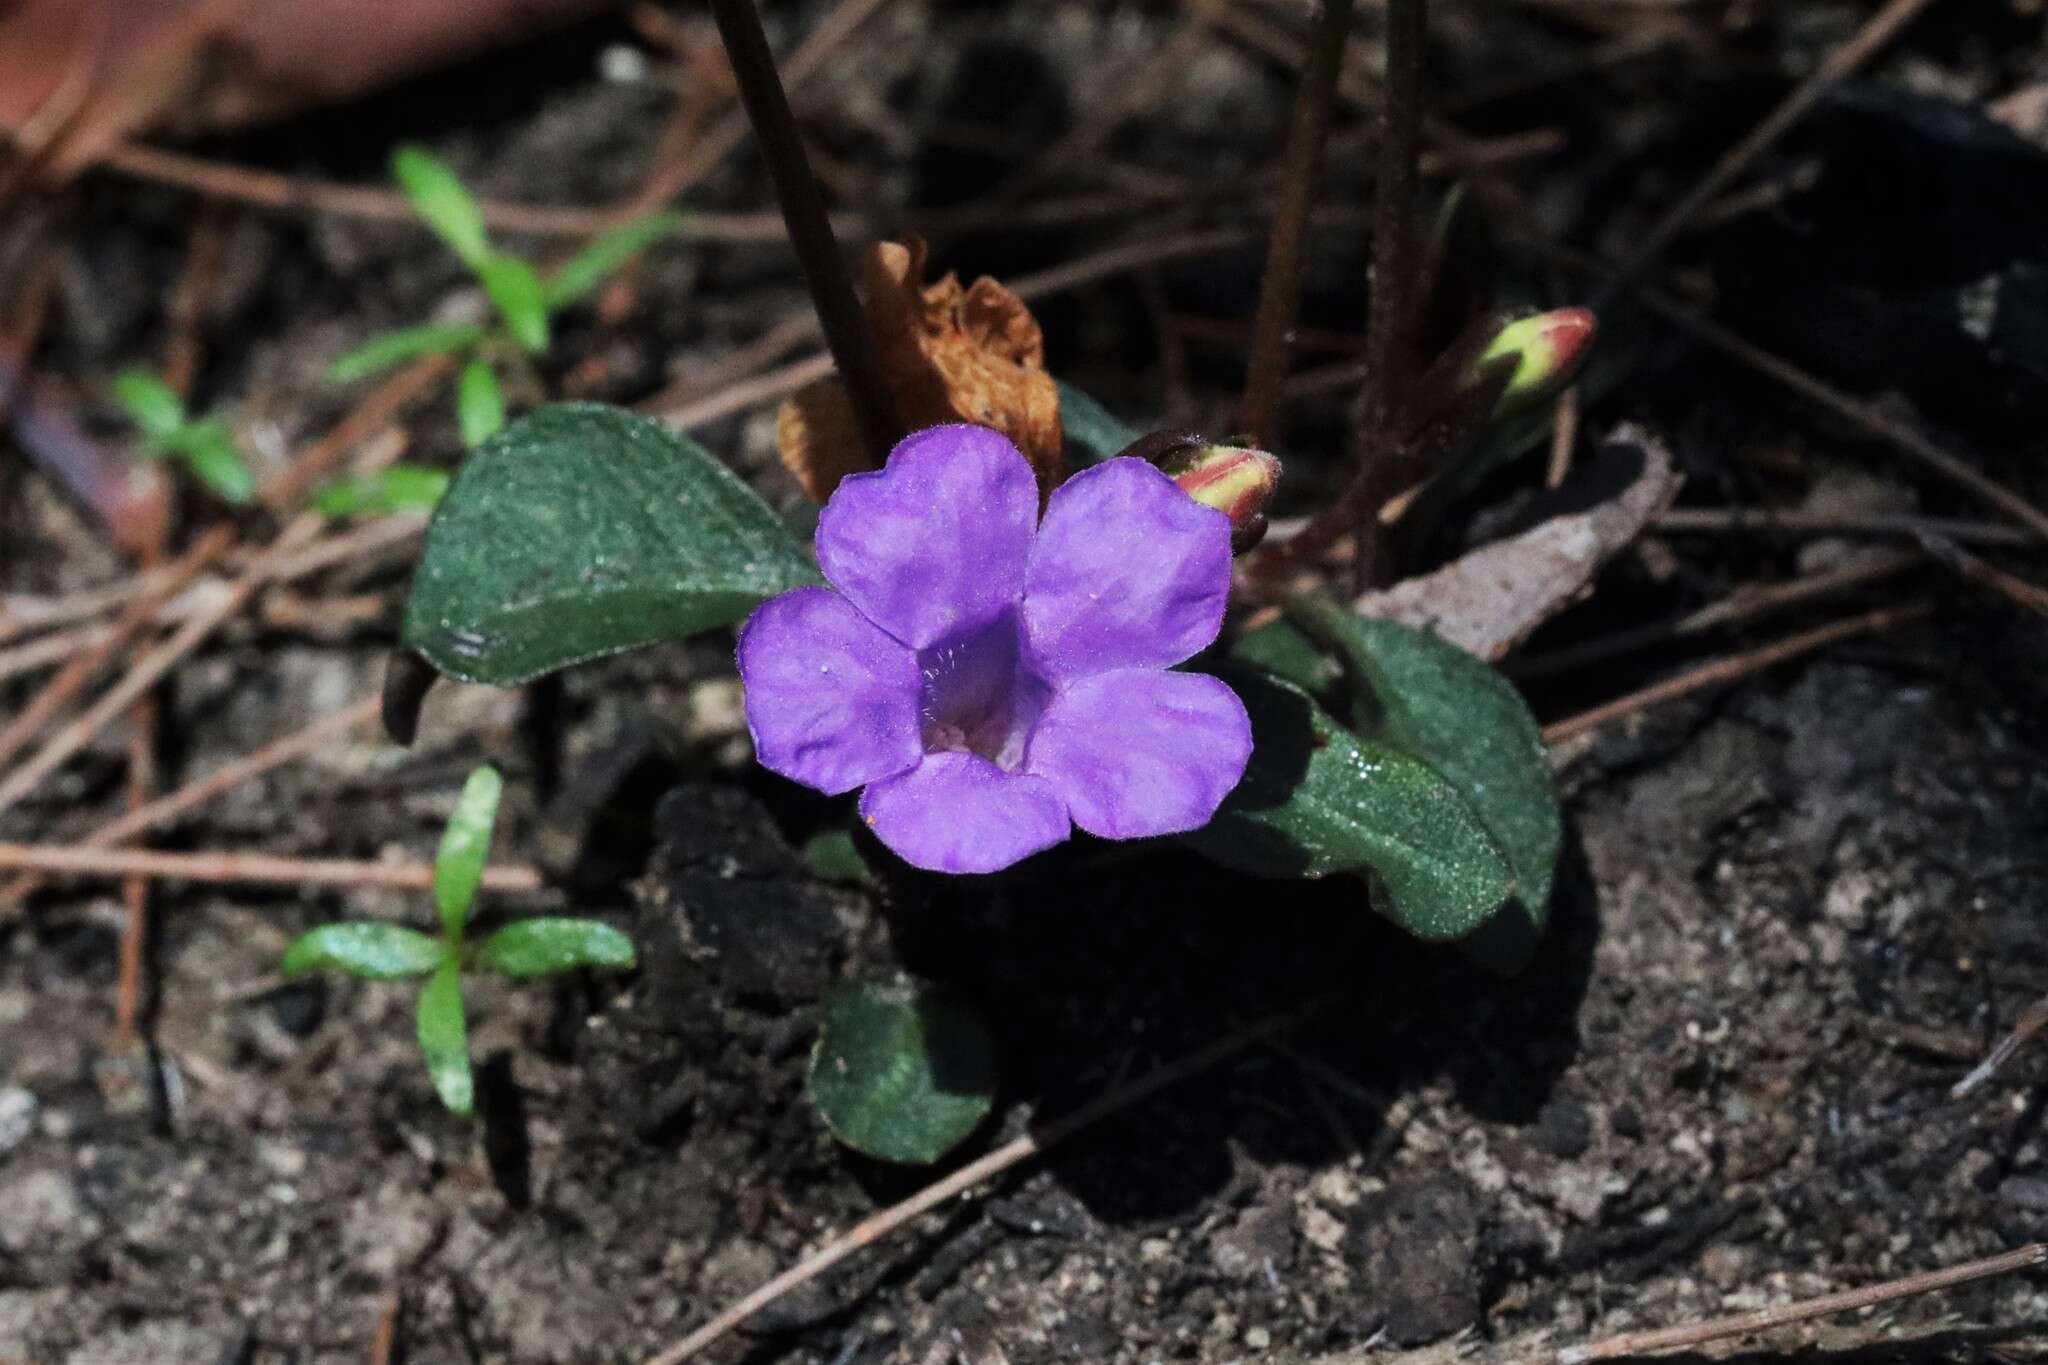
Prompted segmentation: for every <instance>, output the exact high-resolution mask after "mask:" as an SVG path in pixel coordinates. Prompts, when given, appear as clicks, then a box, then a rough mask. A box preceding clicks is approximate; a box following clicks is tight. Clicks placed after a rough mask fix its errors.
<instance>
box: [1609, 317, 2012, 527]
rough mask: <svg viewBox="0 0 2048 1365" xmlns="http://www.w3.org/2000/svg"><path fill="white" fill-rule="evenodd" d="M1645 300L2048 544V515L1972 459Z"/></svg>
mask: <svg viewBox="0 0 2048 1365" xmlns="http://www.w3.org/2000/svg"><path fill="white" fill-rule="evenodd" d="M1642 298H1643V301H1644V302H1645V303H1647V304H1649V306H1650V307H1651V308H1653V309H1655V310H1656V311H1657V312H1658V313H1659V314H1661V315H1662V316H1664V317H1666V318H1668V319H1670V320H1671V321H1672V322H1673V323H1675V324H1677V326H1678V327H1679V328H1680V329H1681V330H1683V331H1685V332H1687V333H1690V334H1691V335H1692V336H1695V337H1697V338H1698V339H1699V340H1701V341H1704V342H1706V343H1707V345H1709V346H1712V347H1713V348H1714V349H1715V350H1718V351H1723V352H1725V353H1727V354H1728V355H1731V356H1733V357H1734V358H1735V359H1737V360H1739V361H1741V362H1742V363H1743V364H1745V365H1747V366H1749V367H1750V368H1751V369H1753V370H1755V371H1757V372H1758V373H1759V374H1762V375H1764V376H1765V377H1767V378H1770V379H1774V380H1776V381H1777V382H1778V383H1780V384H1783V385H1784V386H1785V387H1786V388H1788V389H1791V390H1793V391H1794V392H1795V393H1799V394H1802V395H1804V396H1805V397H1807V398H1810V399H1812V400H1813V401H1814V402H1816V403H1819V404H1820V405H1821V406H1822V407H1824V408H1827V409H1828V410H1829V411H1831V412H1833V413H1835V414H1836V415H1837V416H1839V417H1841V418H1843V419H1844V420H1846V421H1848V422H1851V423H1854V424H1855V425H1856V426H1859V427H1861V428H1863V430H1865V431H1867V432H1869V433H1870V434H1871V435H1873V436H1875V437H1877V438H1879V439H1880V440H1882V441H1884V442H1885V443H1886V444H1887V445H1889V446H1891V447H1892V448H1893V449H1894V450H1897V451H1900V452H1901V453H1903V454H1906V455H1910V456H1912V457H1913V458H1914V459H1916V460H1918V461H1919V462H1920V463H1921V464H1923V465H1925V466H1927V467H1928V468H1929V469H1931V470H1933V471H1934V472H1935V473H1937V474H1939V475H1941V476H1942V477H1943V478H1945V479H1947V480H1948V481H1949V482H1951V483H1954V484H1956V485H1958V486H1960V487H1962V488H1964V489H1967V490H1968V491H1969V492H1971V493H1974V494H1975V495H1976V496H1977V497H1979V498H1981V499H1983V500H1984V501H1985V502H1988V503H1990V504H1991V505H1992V506H1993V507H1996V508H1997V509H1998V510H1999V511H2001V512H2004V513H2005V514H2006V515H2007V516H2009V517H2011V518H2012V519H2013V520H2014V521H2017V522H2019V523H2020V524H2021V525H2023V526H2026V527H2029V528H2031V529H2032V530H2033V532H2034V533H2035V534H2036V535H2038V536H2040V537H2041V538H2042V539H2044V540H2048V514H2044V513H2043V512H2042V511H2041V509H2040V508H2038V507H2035V506H2034V505H2033V504H2032V503H2030V502H2028V501H2027V500H2026V499H2025V498H2022V497H2020V496H2019V495H2018V494H2017V493H2014V492H2012V491H2011V490H2010V489H2007V488H2005V487H2003V486H2002V485H2000V484H1998V483H1997V482H1995V481H1994V480H1992V479H1989V478H1987V477H1985V476H1984V475H1983V474H1981V473H1979V472H1978V471H1977V470H1976V469H1975V468H1973V467H1971V465H1970V464H1968V463H1967V462H1966V461H1964V460H1962V459H1960V458H1958V457H1957V456H1954V455H1951V454H1950V453H1949V452H1948V451H1946V450H1943V449H1942V448H1941V447H1940V446H1938V445H1936V444H1935V443H1934V442H1932V441H1930V440H1928V439H1927V438H1926V437H1925V436H1922V435H1921V434H1920V433H1919V432H1917V431H1915V430H1913V429H1912V428H1911V427H1908V426H1905V425H1903V424H1902V423H1899V422H1896V421H1894V420H1892V419H1891V418H1889V417H1887V416H1885V415H1884V414H1883V413H1881V412H1879V411H1878V410H1877V409H1875V408H1873V407H1871V406H1869V405H1868V404H1866V403H1860V402H1858V401H1857V400H1855V399H1853V398H1851V397H1849V396H1848V395H1847V394H1845V393H1841V392H1839V391H1837V390H1835V389H1833V388H1831V387H1829V386H1828V385H1826V384H1824V383H1822V382H1821V381H1820V380H1818V379H1816V378H1814V377H1813V376H1812V375H1810V374H1808V373H1806V371H1804V370H1802V369H1800V368H1798V367H1797V366H1796V365H1793V364H1792V363H1791V362H1789V361H1786V360H1781V359H1779V358H1778V357H1777V356H1775V355H1772V354H1771V353H1770V352H1769V351H1766V350H1764V349H1763V348H1762V347H1760V346H1756V345H1754V344H1752V343H1750V342H1748V341H1745V340H1743V339H1742V338H1741V337H1739V336H1737V335H1736V334H1735V333H1733V332H1731V331H1729V330H1728V329H1727V328H1725V327H1723V326H1721V325H1720V324H1719V323H1715V322H1709V321H1708V320H1707V319H1705V318H1703V317H1701V316H1699V315H1698V314H1697V313H1694V312H1692V311H1691V310H1690V309H1686V308H1682V307H1680V306H1679V305H1678V304H1676V303H1673V302H1671V301H1670V300H1668V299H1664V298H1660V297H1658V296H1656V295H1654V294H1651V293H1648V292H1645V293H1644V294H1643V295H1642Z"/></svg>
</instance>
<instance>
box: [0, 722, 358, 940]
mask: <svg viewBox="0 0 2048 1365" xmlns="http://www.w3.org/2000/svg"><path fill="white" fill-rule="evenodd" d="M379 702H380V698H378V697H375V696H369V697H364V698H362V699H360V700H358V701H356V702H354V703H352V704H350V705H348V706H345V707H343V708H342V709H341V710H339V711H336V712H334V713H333V714H332V715H327V716H322V717H321V718H320V719H319V720H316V721H314V722H313V723H312V724H311V725H309V726H307V727H306V728H305V729H303V730H300V731H298V732H297V733H296V734H291V735H287V736H285V737H284V738H283V739H278V740H273V741H271V742H270V743H269V744H266V745H264V746H263V747H262V748H260V749H257V750H255V751H254V752H253V753H249V754H245V755H243V756H242V757H241V758H238V759H235V760H233V761H232V762H229V763H226V764H223V765H222V766H221V767H219V768H217V769H215V770H214V771H213V772H211V773H208V774H207V775H206V776H204V777H201V778H197V779H194V780H193V781H191V782H188V783H186V784H185V785H184V786H182V787H180V788H178V789H177V790H176V791H174V792H171V793H169V794H168V795H165V796H160V797H158V798H157V799H156V800H154V801H152V802H150V803H149V804H148V805H146V806H138V807H137V808H136V809H134V810H131V811H129V812H128V813H127V814H126V815H123V816H121V817H120V818H119V819H116V820H113V821H110V822H108V823H107V824H104V825H101V826H100V827H99V828H98V829H96V830H94V831H93V832H92V833H90V834H88V835H86V836H85V837H84V838H83V839H81V840H79V841H78V844H77V847H79V848H107V847H110V846H112V845H116V844H122V843H126V842H127V841H128V840H130V839H133V838H135V837H136V836H137V835H140V834H144V833H147V832H148V831H150V830H155V829H162V828H163V827H165V826H166V825H169V824H171V823H172V822H173V821H175V820H177V819H179V818H180V817H182V816H184V815H188V814H190V813H191V812H192V811H195V810H197V809H199V808H200V807H201V806H204V805H207V804H209V803H210V802H212V801H213V800H214V799H215V798H217V797H220V796H222V795H225V794H226V793H228V792H230V791H233V790H234V789H235V788H236V787H239V786H241V785H242V784H243V783H244V782H250V781H254V780H255V779H256V778H258V777H261V776H262V775H263V774H265V773H267V772H269V771H271V770H272V769H274V768H281V767H283V766H284V765H285V764H287V763H293V762H296V761H298V760H299V759H301V758H304V757H306V756H307V755H308V754H311V753H314V752H316V751H318V750H319V749H321V748H323V747H325V745H326V744H327V742H328V741H329V740H331V739H333V738H334V737H335V736H337V735H341V734H345V733H347V732H348V731H350V730H353V729H355V728H357V727H358V726H362V725H367V724H369V723H371V722H372V721H374V720H376V719H377V712H378V705H379ZM43 881H44V879H43V878H41V877H37V876H35V875H33V874H32V875H30V876H26V877H22V878H19V879H17V880H15V881H13V882H11V883H9V884H8V885H7V886H4V887H0V921H5V920H6V919H8V918H10V917H11V916H13V915H14V914H15V913H17V912H18V911H19V909H20V906H21V902H22V901H23V899H25V898H26V897H28V896H29V895H31V894H33V893H34V892H35V891H36V889H37V888H38V887H40V886H42V884H43Z"/></svg>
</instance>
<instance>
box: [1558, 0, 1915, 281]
mask: <svg viewBox="0 0 2048 1365" xmlns="http://www.w3.org/2000/svg"><path fill="white" fill-rule="evenodd" d="M1928 4H1929V0H1891V3H1889V4H1887V5H1886V6H1885V7H1884V8H1883V9H1881V10H1879V11H1878V12H1877V13H1876V14H1873V15H1872V16H1871V17H1870V18H1869V20H1868V21H1867V22H1865V23H1864V25H1863V27H1862V28H1861V29H1859V30H1857V32H1856V34H1855V35H1854V36H1853V37H1851V38H1850V39H1849V41H1848V42H1846V43H1843V44H1842V45H1841V46H1840V47H1838V48H1836V49H1835V50H1834V51H1833V52H1831V53H1829V54H1828V59H1827V60H1826V61H1824V62H1822V63H1821V64H1820V65H1819V66H1817V67H1815V68H1814V70H1813V72H1812V74H1811V75H1809V76H1807V78H1806V79H1805V80H1803V81H1801V82H1800V83H1799V84H1798V85H1797V86H1795V87H1794V88H1793V90H1792V93H1791V94H1789V95H1787V96H1786V97H1785V98H1784V99H1783V100H1782V101H1781V102H1780V103H1779V104H1778V107H1777V108H1775V109H1773V110H1771V112H1770V113H1769V114H1767V115H1765V117H1764V119H1763V121H1762V122H1761V123H1759V124H1757V126H1756V127H1754V128H1752V129H1751V130H1750V131H1749V134H1748V135H1747V136H1746V137H1744V138H1743V139H1742V140H1741V141H1740V142H1738V143H1736V144H1735V145H1734V146H1733V147H1731V148H1729V149H1728V151H1727V152H1726V153H1724V154H1723V155H1722V157H1721V159H1720V160H1719V161H1717V162H1715V163H1714V166H1713V169H1711V170H1709V171H1708V172H1707V173H1706V175H1704V176H1702V177H1701V178H1700V180H1699V182H1698V183H1697V184H1695V185H1694V186H1693V187H1692V188H1691V189H1690V190H1687V191H1686V192H1685V194H1684V195H1683V196H1682V197H1680V199H1679V201H1678V202H1677V203H1675V204H1673V205H1672V206H1671V208H1670V209H1669V210H1668V211H1667V212H1666V213H1665V214H1664V216H1663V217H1662V218H1660V219H1659V220H1658V221H1657V225H1656V226H1655V227H1653V228H1651V229H1650V231H1649V233H1648V235H1646V236H1645V237H1644V238H1643V240H1642V242H1641V244H1640V245H1638V246H1637V247H1636V249H1635V252H1634V253H1633V254H1632V255H1630V256H1629V258H1628V259H1627V260H1626V261H1624V262H1623V263H1622V264H1621V266H1620V268H1619V269H1618V270H1616V271H1615V273H1614V275H1613V277H1612V278H1610V279H1608V280H1607V281H1606V282H1605V283H1604V284H1602V285H1601V286H1600V288H1599V290H1598V291H1597V292H1596V293H1595V294H1594V296H1593V302H1592V305H1591V306H1592V308H1593V310H1594V311H1595V312H1599V311H1600V310H1601V309H1603V308H1605V307H1607V306H1608V305H1609V304H1611V303H1613V302H1614V300H1615V299H1616V298H1617V297H1618V296H1619V295H1620V293H1621V291H1622V290H1624V289H1627V288H1628V287H1630V286H1631V285H1633V284H1634V283H1635V282H1636V280H1637V279H1638V278H1640V277H1641V275H1642V273H1643V272H1644V271H1645V270H1647V269H1648V268H1649V267H1650V265H1651V264H1652V263H1653V262H1655V261H1656V259H1657V257H1658V256H1659V255H1660V254H1661V253H1662V252H1663V250H1664V248H1665V247H1666V246H1668V245H1670V243H1671V239H1672V238H1673V237H1675V236H1677V235H1678V233H1679V232H1681V231H1682V230H1683V229H1684V228H1685V225H1686V223H1687V222H1688V221H1690V220H1691V218H1692V216H1693V215H1694V214H1695V213H1698V212H1699V211H1700V209H1701V208H1702V207H1704V206H1705V205H1706V204H1707V202H1708V201H1709V200H1711V199H1713V198H1714V197H1715V196H1716V195H1718V194H1720V193H1721V191H1722V190H1724V189H1726V188H1727V187H1728V184H1729V182H1730V181H1732V180H1734V179H1735V177H1736V176H1738V175H1740V174H1742V172H1743V170H1744V169H1746V168H1747V167H1748V166H1749V164H1750V163H1751V162H1753V161H1755V160H1756V158H1757V157H1759V156H1761V155H1762V154H1763V153H1764V152H1766V151H1768V150H1769V149H1770V148H1771V147H1772V146H1773V145H1774V144H1775V143H1776V142H1777V140H1778V139H1779V138H1781V137H1783V136H1784V135H1785V133H1786V132H1787V131H1788V130H1789V129H1790V128H1791V127H1792V125H1793V124H1795V123H1797V122H1799V120H1800V119H1801V118H1803V117H1805V115H1806V112H1807V111H1808V110H1809V109H1811V108H1812V107H1813V106H1814V104H1815V103H1816V102H1817V101H1818V100H1819V99H1820V97H1821V96H1822V95H1825V94H1826V93H1827V92H1828V91H1829V90H1830V89H1832V88H1833V87H1834V86H1835V85H1836V84H1837V83H1839V82H1841V81H1842V80H1844V79H1846V78H1847V77H1849V76H1850V75H1851V74H1853V73H1854V72H1855V71H1856V70H1857V68H1859V67H1861V66H1862V65H1863V64H1864V63H1865V62H1867V61H1869V60H1870V58H1871V57H1872V56H1874V55H1875V54H1876V53H1877V52H1878V50H1879V49H1880V48H1882V47H1883V46H1884V45H1885V44H1886V43H1888V42H1890V41H1891V40H1892V38H1893V36H1894V35H1896V34H1897V33H1898V31H1899V30H1900V29H1902V28H1904V27H1905V26H1906V25H1907V24H1908V23H1910V22H1911V21H1912V19H1913V18H1914V16H1915V15H1917V14H1919V13H1920V11H1921V10H1923V9H1925V8H1927V5H1928Z"/></svg>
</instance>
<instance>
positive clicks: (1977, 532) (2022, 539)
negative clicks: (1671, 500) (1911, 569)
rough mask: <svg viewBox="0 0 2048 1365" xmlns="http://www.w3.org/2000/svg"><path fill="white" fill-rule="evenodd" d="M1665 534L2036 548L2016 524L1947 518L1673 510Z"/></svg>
mask: <svg viewBox="0 0 2048 1365" xmlns="http://www.w3.org/2000/svg"><path fill="white" fill-rule="evenodd" d="M1656 528H1657V529H1658V530H1659V531H1662V532H1665V533H1667V534H1677V535H1688V534H1708V535H1724V534H1742V533H1747V532H1752V531H1755V532H1765V533H1774V534H1780V535H1791V536H1883V537H1896V538H1898V539H1901V540H1917V539H1918V538H1919V537H1920V536H1921V535H1923V534H1925V535H1934V536H1939V537H1941V538H1942V539H1943V540H1949V541H1954V542H1955V543H1956V544H1958V545H1989V546H1994V547H1997V548H1999V549H2007V550H2020V549H2040V548H2041V541H2040V540H2039V539H2038V538H2037V537H2035V536H2034V535H2033V534H2032V533H2031V532H2028V531H2023V530H2021V529H2020V528H2018V527H2016V526H2000V525H1997V524H1996V523H1993V522H1988V521H1958V520H1956V519H1954V518H1951V517H1915V516H1898V515H1877V516H1841V515H1837V514H1835V513H1831V512H1769V511H1762V510H1759V509H1756V508H1749V507H1674V508H1672V509H1671V510H1670V511H1668V512H1666V513H1664V514H1663V515H1662V516H1660V517H1658V518H1657V521H1656Z"/></svg>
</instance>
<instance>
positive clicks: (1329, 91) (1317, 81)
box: [1239, 0, 1352, 445]
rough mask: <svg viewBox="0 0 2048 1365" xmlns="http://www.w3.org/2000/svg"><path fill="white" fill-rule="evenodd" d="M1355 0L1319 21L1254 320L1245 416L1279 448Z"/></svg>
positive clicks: (1336, 2) (1331, 6)
mask: <svg viewBox="0 0 2048 1365" xmlns="http://www.w3.org/2000/svg"><path fill="white" fill-rule="evenodd" d="M1351 3H1352V0H1326V2H1325V3H1324V5H1323V13H1322V17H1321V18H1320V20H1318V22H1317V24H1316V36H1315V45H1314V47H1313V48H1312V49H1311V51H1310V55H1309V62H1308V66H1307V68H1306V69H1305V70H1304V71H1303V72H1302V76H1301V88H1300V91H1299V92H1298V93H1297V94H1296V96H1295V101H1294V120H1293V123H1292V125H1291V126H1290V127H1289V128H1288V131H1287V153H1286V162H1285V170H1284V171H1283V173H1282V179H1281V185H1280V199H1279V203H1278V204H1276V205H1275V206H1274V209H1273V229H1272V235H1271V236H1270V237H1269V238H1268V239H1267V243H1266V271H1265V275H1264V276H1263V277H1262V278H1261V280H1260V282H1259V307H1258V313H1257V314H1256V316H1255V318H1254V320H1253V323H1252V346H1251V356H1250V359H1249V363H1248V372H1247V375H1246V378H1245V384H1244V405H1243V407H1242V408H1241V410H1240V413H1239V421H1240V423H1241V424H1242V425H1243V427H1244V429H1245V430H1246V431H1247V432H1249V433H1250V435H1251V438H1252V444H1254V445H1260V444H1265V445H1272V444H1274V443H1275V442H1277V441H1278V440H1279V438H1280V433H1279V432H1278V431H1277V430H1276V429H1275V427H1276V424H1277V423H1278V421H1279V416H1280V401H1281V397H1282V394H1283V391H1284V385H1285V383H1286V379H1287V362H1288V358H1289V356H1288V334H1289V333H1290V332H1291V331H1292V330H1293V328H1294V317H1295V311H1296V309H1297V307H1298V306H1299V304H1300V302H1301V275H1302V268H1303V265H1304V256H1303V252H1302V246H1303V243H1304V240H1305V239H1306V237H1307V235H1308V214H1309V209H1310V208H1311V207H1313V205H1314V203H1315V194H1316V185H1317V182H1318V180H1319V179H1320V177H1321V171H1322V164H1323V142H1324V139H1325V138H1326V137H1327V136H1328V134H1329V131H1330V111H1331V109H1332V107H1333V106H1334V105H1335V103H1336V98H1337V75H1338V72H1339V71H1340V70H1341V69H1342V67H1343V64H1344V44H1345V40H1346V39H1347V38H1349V37H1350V35H1351Z"/></svg>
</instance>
